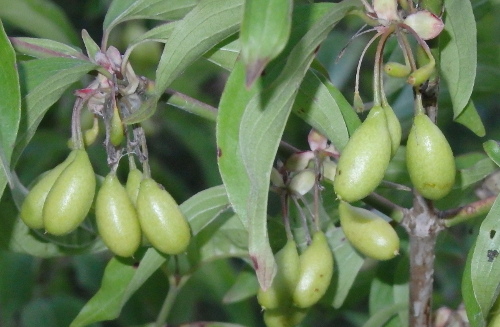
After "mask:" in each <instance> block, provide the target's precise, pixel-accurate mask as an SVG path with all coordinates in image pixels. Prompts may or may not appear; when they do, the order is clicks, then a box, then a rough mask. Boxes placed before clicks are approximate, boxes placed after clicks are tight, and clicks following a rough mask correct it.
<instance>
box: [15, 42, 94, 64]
mask: <svg viewBox="0 0 500 327" xmlns="http://www.w3.org/2000/svg"><path fill="white" fill-rule="evenodd" d="M10 41H11V42H12V46H13V47H14V50H16V52H17V53H20V54H24V55H28V56H31V57H34V58H49V57H70V58H78V59H82V60H85V59H86V57H85V55H84V54H83V53H82V50H81V49H79V48H77V47H75V46H72V45H67V44H65V43H61V42H57V41H53V40H49V39H38V38H32V37H12V38H10Z"/></svg>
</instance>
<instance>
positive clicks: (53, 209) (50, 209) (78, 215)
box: [43, 149, 96, 235]
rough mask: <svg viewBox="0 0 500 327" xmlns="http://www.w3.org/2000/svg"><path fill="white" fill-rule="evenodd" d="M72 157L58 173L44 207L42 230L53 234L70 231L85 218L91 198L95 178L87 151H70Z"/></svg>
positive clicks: (92, 197)
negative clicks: (73, 156) (72, 153)
mask: <svg viewBox="0 0 500 327" xmlns="http://www.w3.org/2000/svg"><path fill="white" fill-rule="evenodd" d="M73 152H75V158H74V159H73V161H72V162H71V163H70V164H69V165H68V166H67V167H66V168H65V169H64V170H63V171H62V172H61V174H60V175H59V177H58V178H57V179H56V181H55V183H54V185H53V186H52V188H51V189H50V191H49V194H48V195H47V198H46V200H45V204H44V206H43V223H44V227H45V230H46V231H47V232H48V233H50V234H53V235H64V234H68V233H70V232H71V231H73V230H74V229H75V228H76V227H78V225H80V224H81V222H82V221H83V220H84V219H85V217H86V216H87V213H88V212H89V209H90V207H91V206H92V202H93V199H94V194H95V188H96V178H95V175H94V170H93V169H92V164H91V163H90V160H89V156H88V155H87V152H86V151H85V150H83V149H77V150H73Z"/></svg>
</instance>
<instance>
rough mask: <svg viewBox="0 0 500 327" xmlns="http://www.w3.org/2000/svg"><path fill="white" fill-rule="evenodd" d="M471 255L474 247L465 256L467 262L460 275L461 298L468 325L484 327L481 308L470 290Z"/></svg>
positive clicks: (484, 321) (484, 322) (471, 289)
mask: <svg viewBox="0 0 500 327" xmlns="http://www.w3.org/2000/svg"><path fill="white" fill-rule="evenodd" d="M473 254H474V247H472V249H471V250H470V251H469V254H468V255H467V261H466V263H465V268H464V273H463V275H462V298H463V300H464V304H465V311H466V312H467V317H468V318H469V323H470V325H471V326H472V327H485V326H486V319H485V317H484V316H483V315H482V314H481V308H480V307H479V304H478V303H477V299H476V295H475V294H474V290H473V288H472V279H471V261H472V256H473Z"/></svg>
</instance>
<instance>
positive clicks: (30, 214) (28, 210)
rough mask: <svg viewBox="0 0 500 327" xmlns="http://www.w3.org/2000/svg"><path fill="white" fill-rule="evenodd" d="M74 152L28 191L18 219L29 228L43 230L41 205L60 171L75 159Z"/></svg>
mask: <svg viewBox="0 0 500 327" xmlns="http://www.w3.org/2000/svg"><path fill="white" fill-rule="evenodd" d="M75 155H76V152H75V151H72V152H71V153H70V154H69V156H68V157H67V158H66V159H65V160H64V161H63V162H61V163H60V164H59V165H57V166H56V167H54V168H53V169H51V170H50V171H48V172H47V173H46V174H45V175H44V176H43V177H42V178H41V179H40V180H39V181H38V182H37V183H36V184H35V186H33V188H32V189H31V190H30V192H29V193H28V195H27V196H26V198H25V199H24V202H23V205H22V207H21V213H20V217H21V219H22V220H23V222H24V223H25V224H26V225H27V226H28V227H30V228H33V229H37V228H43V215H42V212H43V205H44V203H45V199H46V198H47V195H48V194H49V191H50V189H51V188H52V186H53V185H54V183H55V182H56V180H57V178H58V177H59V175H61V173H62V171H63V170H64V169H65V168H66V167H67V166H68V165H69V164H70V163H71V162H72V161H73V159H75Z"/></svg>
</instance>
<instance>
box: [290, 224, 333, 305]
mask: <svg viewBox="0 0 500 327" xmlns="http://www.w3.org/2000/svg"><path fill="white" fill-rule="evenodd" d="M332 275H333V254H332V250H330V246H329V245H328V241H327V240H326V237H325V234H324V233H323V232H321V231H318V232H316V233H315V234H314V235H313V240H312V242H311V245H309V247H308V248H307V249H306V250H305V251H304V252H303V253H302V254H301V255H300V273H299V281H298V282H297V286H296V287H295V290H294V292H293V303H294V304H295V305H296V306H297V307H299V308H308V307H310V306H312V305H313V304H315V303H316V302H318V301H319V300H320V299H321V298H322V297H323V295H324V294H325V292H326V290H327V289H328V286H329V285H330V281H331V279H332Z"/></svg>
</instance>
